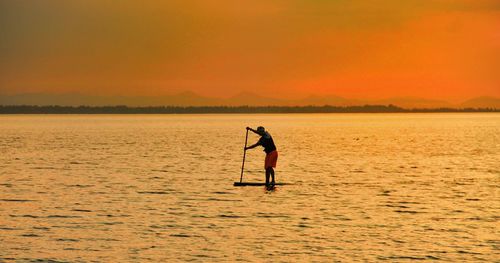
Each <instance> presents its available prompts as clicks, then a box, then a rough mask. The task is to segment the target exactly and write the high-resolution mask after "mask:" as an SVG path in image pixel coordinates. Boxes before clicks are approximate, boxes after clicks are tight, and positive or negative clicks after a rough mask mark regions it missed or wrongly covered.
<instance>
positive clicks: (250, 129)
mask: <svg viewBox="0 0 500 263" xmlns="http://www.w3.org/2000/svg"><path fill="white" fill-rule="evenodd" d="M247 130H249V131H253V132H254V133H255V134H258V135H260V134H259V133H258V132H257V131H256V130H254V129H252V128H250V127H247Z"/></svg>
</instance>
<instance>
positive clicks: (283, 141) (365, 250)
mask: <svg viewBox="0 0 500 263" xmlns="http://www.w3.org/2000/svg"><path fill="white" fill-rule="evenodd" d="M247 126H250V127H252V128H256V127H257V126H264V127H265V128H266V130H267V131H268V132H269V133H270V134H271V135H272V137H273V139H274V142H275V143H276V146H277V148H278V152H279V157H278V163H277V167H276V169H275V171H276V181H277V182H282V183H288V185H282V186H278V187H277V188H276V189H275V190H273V191H268V190H266V189H265V187H263V186H247V187H234V186H233V183H234V182H239V181H240V177H241V175H242V174H241V167H242V161H243V153H244V150H243V149H244V146H245V136H246V129H245V128H246V127H247ZM258 139H259V137H258V135H256V134H254V133H252V132H250V134H249V135H248V145H250V144H253V143H255V142H256V141H257V140H258ZM264 157H265V153H264V152H263V151H262V148H261V147H258V148H255V149H252V150H248V151H247V153H246V157H245V158H246V160H245V169H244V172H243V176H242V181H243V182H263V181H264V180H265V175H264ZM499 186H500V114H499V113H395V114H385V113H372V114H241V115H240V114H213V115H212V114H200V115H175V114H172V115H0V262H410V261H417V260H420V261H425V262H429V261H445V262H500V250H499V248H500V227H499V226H500V224H499V220H500V191H499V189H500V188H499Z"/></svg>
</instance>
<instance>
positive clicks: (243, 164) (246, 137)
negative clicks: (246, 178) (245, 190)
mask: <svg viewBox="0 0 500 263" xmlns="http://www.w3.org/2000/svg"><path fill="white" fill-rule="evenodd" d="M247 141H248V129H247V134H246V135H245V148H247ZM245 148H243V162H242V163H241V176H240V183H241V182H242V181H243V169H245V156H246V155H247V150H246V149H245Z"/></svg>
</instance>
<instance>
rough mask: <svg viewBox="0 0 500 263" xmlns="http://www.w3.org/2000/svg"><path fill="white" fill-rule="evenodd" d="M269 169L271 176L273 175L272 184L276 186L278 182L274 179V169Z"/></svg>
mask: <svg viewBox="0 0 500 263" xmlns="http://www.w3.org/2000/svg"><path fill="white" fill-rule="evenodd" d="M269 170H271V177H272V181H271V184H272V185H273V186H274V185H275V184H276V182H275V181H274V169H273V168H272V167H271V168H269Z"/></svg>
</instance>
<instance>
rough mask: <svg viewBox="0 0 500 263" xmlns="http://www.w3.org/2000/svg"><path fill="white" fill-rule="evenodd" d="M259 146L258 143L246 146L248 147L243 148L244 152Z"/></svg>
mask: <svg viewBox="0 0 500 263" xmlns="http://www.w3.org/2000/svg"><path fill="white" fill-rule="evenodd" d="M259 145H260V141H258V142H257V143H256V144H254V145H250V146H248V147H245V151H246V150H250V149H253V148H255V147H257V146H259Z"/></svg>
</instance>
